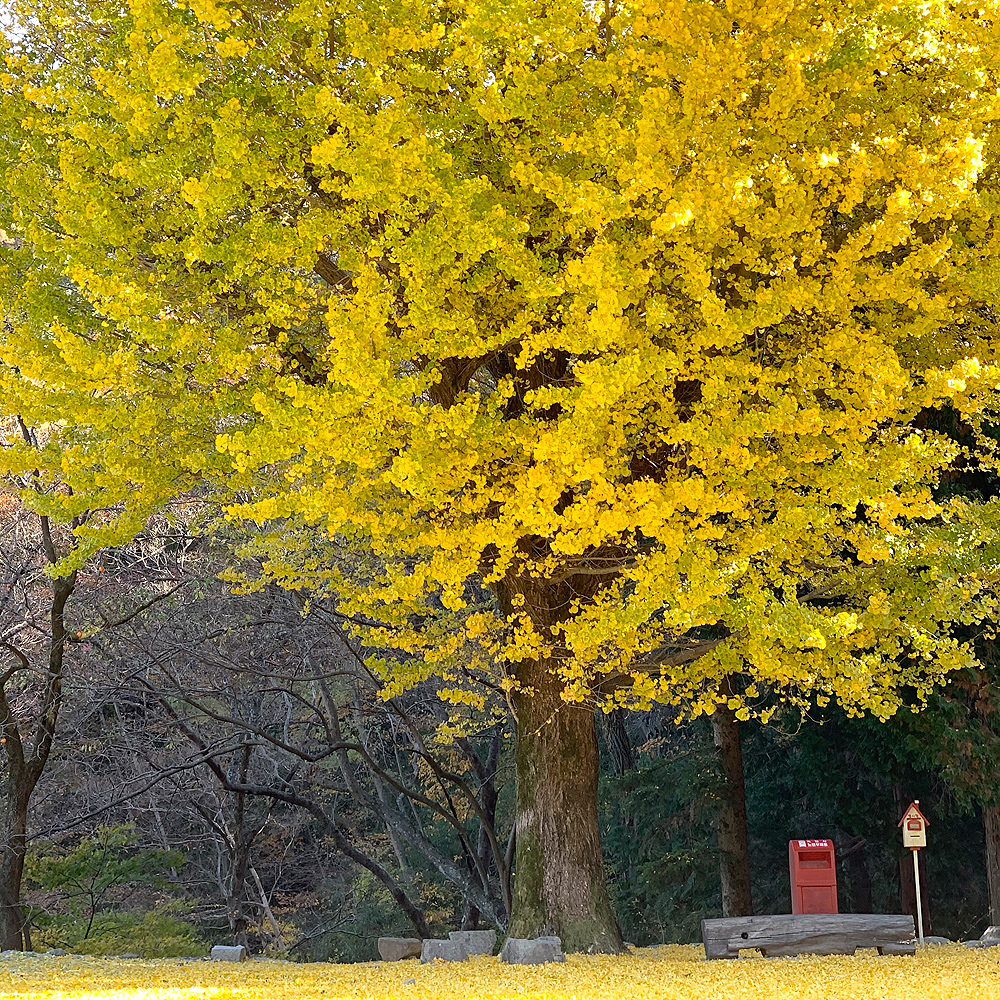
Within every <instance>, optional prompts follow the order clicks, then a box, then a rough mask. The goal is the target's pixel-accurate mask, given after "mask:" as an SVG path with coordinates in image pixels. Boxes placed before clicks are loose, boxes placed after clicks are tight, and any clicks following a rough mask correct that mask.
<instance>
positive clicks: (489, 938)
mask: <svg viewBox="0 0 1000 1000" xmlns="http://www.w3.org/2000/svg"><path fill="white" fill-rule="evenodd" d="M448 938H449V940H451V941H458V942H459V944H461V945H463V946H464V948H465V950H466V951H467V952H468V953H469V954H470V955H492V954H493V949H494V948H496V946H497V932H496V931H451V932H449V934H448Z"/></svg>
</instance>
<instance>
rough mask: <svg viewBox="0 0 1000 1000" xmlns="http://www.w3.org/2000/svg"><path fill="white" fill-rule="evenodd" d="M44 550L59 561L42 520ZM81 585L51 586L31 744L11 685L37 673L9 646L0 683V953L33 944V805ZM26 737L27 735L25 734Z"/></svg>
mask: <svg viewBox="0 0 1000 1000" xmlns="http://www.w3.org/2000/svg"><path fill="white" fill-rule="evenodd" d="M39 523H40V527H41V535H42V546H43V550H44V553H45V557H46V560H47V561H48V562H49V563H50V564H54V563H55V562H56V561H57V560H58V555H57V553H56V551H55V546H54V544H53V542H52V536H51V533H50V529H49V521H48V518H46V517H42V518H40V519H39ZM75 585H76V573H75V572H73V573H70V574H69V575H68V576H65V577H60V578H57V579H55V580H53V581H52V583H51V593H52V597H51V603H50V605H49V614H48V617H49V627H50V631H49V642H48V657H47V663H46V669H45V673H44V687H43V689H42V692H41V704H40V705H39V707H38V709H37V712H36V714H35V716H34V718H33V719H32V720H31V721H32V722H33V723H34V733H33V735H32V738H31V740H30V743H29V742H28V740H27V739H25V738H24V737H23V736H22V728H23V727H22V725H21V723H20V720H18V718H17V717H16V716H15V714H14V712H13V711H12V709H11V707H10V703H9V702H8V700H7V688H6V685H7V683H8V680H9V679H10V678H12V677H14V676H16V675H17V674H18V673H21V672H26V673H29V674H30V673H31V672H32V666H31V662H30V660H29V659H28V656H27V654H26V653H25V652H24V650H22V649H19V648H18V647H17V646H16V645H14V643H12V642H9V641H5V642H4V643H3V644H2V648H3V649H4V650H6V652H7V653H8V654H9V655H11V656H12V657H13V658H14V660H15V661H16V664H17V665H16V666H15V667H13V668H11V669H10V670H8V671H7V672H6V674H5V675H4V678H3V680H2V681H0V739H2V741H3V749H4V751H6V758H7V768H6V772H7V773H6V775H5V776H4V778H3V779H2V786H3V787H2V792H0V949H2V950H4V951H8V950H14V951H20V950H22V949H23V948H24V944H25V941H26V940H28V941H30V940H31V938H30V933H29V931H28V927H27V923H26V920H25V916H24V912H23V910H22V908H21V879H22V876H23V874H24V854H25V849H26V847H27V829H28V803H29V802H30V801H31V795H32V793H33V792H34V790H35V786H36V785H37V784H38V779H39V778H40V777H41V776H42V772H43V771H44V769H45V765H46V763H47V762H48V759H49V753H50V752H51V750H52V740H53V738H54V737H55V731H56V723H57V722H58V719H59V710H60V708H61V707H62V684H63V664H64V654H65V647H66V621H65V612H66V604H67V602H68V601H69V598H70V595H71V594H72V593H73V588H74V586H75ZM25 735H27V734H25Z"/></svg>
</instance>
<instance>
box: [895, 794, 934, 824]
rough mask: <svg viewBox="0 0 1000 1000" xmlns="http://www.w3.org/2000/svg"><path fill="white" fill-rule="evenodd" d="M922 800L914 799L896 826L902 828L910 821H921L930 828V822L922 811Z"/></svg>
mask: <svg viewBox="0 0 1000 1000" xmlns="http://www.w3.org/2000/svg"><path fill="white" fill-rule="evenodd" d="M919 806H920V799H914V800H913V801H912V802H911V803H910V805H909V808H908V809H907V810H906V812H905V813H903V818H902V819H901V820H900V821H899V822H898V823H897V824H896V826H902V825H903V824H904V823H905V822H906V821H907V820H908V819H919V820H920V822H921V823H923V824H924V826H930V825H931V822H930V820H929V819H928V818H927V817H926V816H925V815H924V814H923V813H922V812H921V811H920V808H919Z"/></svg>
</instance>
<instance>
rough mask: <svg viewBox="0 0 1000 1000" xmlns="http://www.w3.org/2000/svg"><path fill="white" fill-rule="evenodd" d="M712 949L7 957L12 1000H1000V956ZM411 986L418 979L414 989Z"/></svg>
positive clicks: (5, 985)
mask: <svg viewBox="0 0 1000 1000" xmlns="http://www.w3.org/2000/svg"><path fill="white" fill-rule="evenodd" d="M702 955H703V952H702V951H701V949H700V948H695V947H693V946H665V947H660V948H645V949H638V950H637V951H635V952H634V953H633V954H632V955H630V956H628V957H627V958H609V957H603V956H602V957H589V956H582V955H574V956H571V957H570V958H569V960H568V961H567V962H566V964H565V965H546V966H541V967H521V968H511V967H509V966H506V965H501V964H500V963H499V962H498V961H497V960H496V959H495V958H488V957H479V958H476V959H473V960H471V961H469V962H468V963H462V964H458V963H456V964H450V965H445V964H437V965H434V966H428V965H420V964H419V963H418V962H417V961H416V960H413V961H408V962H396V963H377V962H375V963H371V964H365V965H328V964H324V963H316V964H310V965H296V964H292V963H289V962H274V961H253V962H246V963H243V964H242V965H230V964H228V963H221V962H204V961H191V960H184V959H163V960H157V961H142V960H136V959H104V958H87V957H83V956H74V955H67V956H64V957H61V958H52V957H47V956H38V957H31V956H27V957H21V956H13V957H9V956H8V957H4V958H0V997H23V998H28V997H31V998H39V1000H41V998H45V1000H55V998H60V1000H62V998H65V1000H70V998H72V1000H97V998H101V1000H188V998H190V1000H228V998H238V1000H244V998H245V1000H286V998H287V1000H305V998H313V997H315V998H323V1000H336V998H340V997H343V998H352V1000H353V998H358V1000H362V998H363V1000H376V998H377V1000H388V998H395V997H399V998H403V1000H473V998H475V1000H500V998H515V1000H529V998H533V1000H550V998H551V1000H585V998H586V1000H591V998H593V1000H598V998H599V1000H619V998H621V1000H659V998H662V1000H716V998H718V1000H743V998H747V1000H750V998H753V1000H771V998H775V1000H778V998H780V1000H799V998H801V1000H946V998H947V1000H993V998H998V1000H1000V948H996V949H989V950H982V951H979V950H968V949H966V948H964V947H962V946H960V945H947V946H943V947H929V948H926V949H925V950H924V951H923V952H921V953H919V954H918V955H916V956H915V957H912V958H910V957H897V958H890V957H885V958H879V957H878V956H876V955H875V954H874V953H872V954H868V953H865V954H862V955H858V956H855V957H852V958H848V957H842V956H829V957H823V958H820V957H804V958H783V959H763V958H752V959H748V960H740V961H735V962H706V961H704V960H703V958H702ZM407 980H415V981H414V982H407Z"/></svg>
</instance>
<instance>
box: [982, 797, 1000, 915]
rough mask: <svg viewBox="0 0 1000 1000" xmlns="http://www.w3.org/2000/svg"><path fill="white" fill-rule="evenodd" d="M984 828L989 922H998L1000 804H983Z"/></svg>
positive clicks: (999, 913) (999, 899)
mask: <svg viewBox="0 0 1000 1000" xmlns="http://www.w3.org/2000/svg"><path fill="white" fill-rule="evenodd" d="M983 826H984V827H985V829H986V884H987V887H988V888H989V894H990V924H991V925H996V924H1000V806H983Z"/></svg>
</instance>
